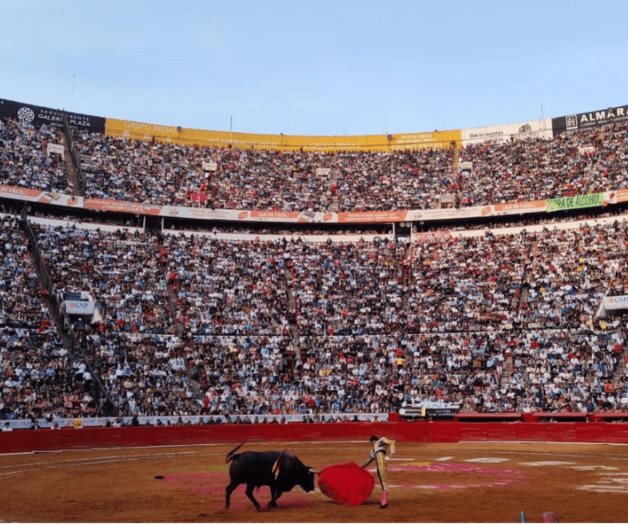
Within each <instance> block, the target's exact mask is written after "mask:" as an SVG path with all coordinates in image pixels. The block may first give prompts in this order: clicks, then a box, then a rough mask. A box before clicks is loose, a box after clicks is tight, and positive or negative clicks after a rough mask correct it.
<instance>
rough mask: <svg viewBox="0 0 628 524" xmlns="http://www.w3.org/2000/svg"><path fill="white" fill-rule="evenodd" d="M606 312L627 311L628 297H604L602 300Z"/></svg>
mask: <svg viewBox="0 0 628 524" xmlns="http://www.w3.org/2000/svg"><path fill="white" fill-rule="evenodd" d="M602 303H603V304H604V309H606V311H620V310H626V309H628V295H618V296H614V297H604V299H603V300H602Z"/></svg>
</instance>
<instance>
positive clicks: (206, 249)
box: [163, 235, 289, 335]
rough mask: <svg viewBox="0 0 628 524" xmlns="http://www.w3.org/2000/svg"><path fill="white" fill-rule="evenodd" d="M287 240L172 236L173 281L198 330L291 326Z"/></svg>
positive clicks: (268, 330)
mask: <svg viewBox="0 0 628 524" xmlns="http://www.w3.org/2000/svg"><path fill="white" fill-rule="evenodd" d="M284 245H285V242H275V243H269V242H247V243H242V242H226V241H220V240H213V239H211V238H208V237H203V236H197V237H193V236H184V235H178V236H173V235H167V236H165V238H164V248H163V250H164V251H163V252H164V256H165V257H166V258H167V259H168V281H169V283H170V285H171V286H172V289H173V292H174V294H175V295H176V300H177V303H176V309H177V311H178V312H180V316H179V320H180V322H181V323H182V324H183V326H184V328H185V329H186V330H187V331H189V332H191V333H193V334H195V335H213V334H223V335H281V334H286V333H287V332H288V330H289V323H288V319H287V311H286V309H287V308H286V305H287V300H288V299H287V289H286V284H285V276H284V273H283V272H284V269H285V258H286V252H285V250H284V248H283V246H284Z"/></svg>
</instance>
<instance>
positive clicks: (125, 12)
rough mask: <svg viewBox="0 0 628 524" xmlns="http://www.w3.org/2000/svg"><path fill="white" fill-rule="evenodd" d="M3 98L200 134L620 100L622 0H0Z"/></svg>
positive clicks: (467, 118) (455, 120)
mask: <svg viewBox="0 0 628 524" xmlns="http://www.w3.org/2000/svg"><path fill="white" fill-rule="evenodd" d="M0 20H2V24H1V27H2V29H1V30H0V98H8V99H11V100H18V101H21V102H29V103H33V104H39V105H45V106H51V107H55V108H65V109H67V110H71V111H76V112H82V113H88V114H94V115H100V116H109V117H117V118H123V119H129V120H138V121H144V122H152V123H159V124H167V125H181V126H183V127H195V128H201V129H218V130H228V129H229V125H230V117H231V116H233V129H234V131H247V132H267V133H280V132H283V133H285V134H324V135H342V134H345V133H348V134H380V133H384V132H386V131H387V132H410V131H428V130H433V129H455V128H464V127H475V126H481V125H489V124H498V123H509V122H517V121H522V120H533V119H538V118H539V117H540V116H541V114H543V115H544V116H546V117H548V116H561V115H564V114H571V113H576V112H583V111H587V110H593V109H601V108H606V107H609V106H615V105H621V104H626V103H628V89H627V88H628V2H626V1H609V0H596V1H591V0H589V1H581V0H570V1H567V0H564V1H551V0H544V1H540V0H517V1H510V0H494V1H488V0H468V1H462V0H449V1H440V0H439V1H429V2H428V1H419V0H414V1H410V0H408V1H405V0H404V1H401V0H400V1H395V0H378V1H370V0H331V1H327V0H311V1H307V0H302V1H299V0H290V1H272V0H257V1H248V2H246V1H233V0H227V1H221V2H215V1H209V0H208V1H192V0H186V1H183V0H181V1H168V2H166V1H159V0H152V1H149V0H146V1H144V0H124V1H120V0H102V1H96V0H93V1H92V0H90V1H88V0H55V1H51V0H0Z"/></svg>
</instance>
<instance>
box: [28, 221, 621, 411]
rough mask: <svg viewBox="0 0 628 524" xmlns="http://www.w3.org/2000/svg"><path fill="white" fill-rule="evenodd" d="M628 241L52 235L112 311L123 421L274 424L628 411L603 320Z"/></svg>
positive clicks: (554, 236) (563, 235)
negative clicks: (298, 418)
mask: <svg viewBox="0 0 628 524" xmlns="http://www.w3.org/2000/svg"><path fill="white" fill-rule="evenodd" d="M627 227H628V224H627V223H626V222H625V221H623V222H622V223H620V222H617V221H615V222H614V223H610V224H607V225H600V226H595V227H588V226H586V227H581V228H579V229H575V230H570V231H563V230H558V231H553V232H550V231H549V230H546V231H544V232H543V233H541V234H535V235H526V234H524V233H523V234H518V235H503V236H494V235H487V236H485V237H479V238H466V239H465V238H457V237H453V238H445V239H440V240H439V239H433V240H430V241H427V242H423V243H418V244H415V245H414V246H413V247H412V249H411V248H410V246H409V245H408V244H404V243H394V242H387V241H379V242H378V241H375V242H370V243H367V242H363V243H357V244H356V243H345V244H335V243H334V244H332V243H327V244H308V243H304V242H301V241H291V242H287V241H284V242H272V243H268V242H260V241H259V240H257V241H252V242H242V241H238V242H227V241H219V240H215V239H212V238H211V237H205V236H202V235H198V236H184V235H181V234H179V235H165V236H164V237H163V238H162V237H161V236H153V237H151V236H150V235H148V234H137V233H135V234H130V233H128V232H127V233H125V232H124V231H120V232H116V233H106V232H102V231H86V230H82V229H80V228H77V227H71V228H67V227H66V228H58V227H57V228H53V227H47V226H34V229H35V231H36V235H37V238H38V242H39V244H40V246H41V249H42V251H43V255H44V258H45V260H46V262H47V265H48V269H49V273H50V274H51V275H53V277H52V278H53V281H54V282H55V285H56V286H57V289H58V290H59V291H62V290H63V291H68V290H73V291H79V290H89V291H90V292H91V293H93V294H94V295H95V296H96V298H97V300H98V302H99V304H101V305H102V315H103V320H102V321H101V322H99V323H97V324H95V325H94V326H91V327H90V326H81V328H80V330H78V331H79V336H80V337H81V341H82V343H83V344H84V345H85V346H86V347H88V348H90V353H92V354H93V355H94V356H95V357H96V358H95V369H96V370H97V373H99V375H100V376H101V377H102V380H103V383H104V387H105V388H106V391H107V394H108V396H109V398H110V399H111V400H112V402H113V403H114V405H116V406H118V408H119V410H120V412H121V413H124V414H128V415H156V414H165V413H168V414H174V415H185V414H201V413H204V414H231V415H248V414H257V415H264V414H277V413H301V414H307V413H330V412H331V413H334V412H343V413H357V412H379V411H384V412H385V411H390V410H396V409H398V408H399V406H400V405H401V403H402V402H404V401H408V400H411V399H413V398H422V399H431V400H444V401H452V402H458V403H460V404H461V406H462V407H463V409H467V410H473V411H484V412H502V411H513V410H517V411H522V412H529V411H539V410H548V411H559V410H570V411H595V410H602V409H625V408H626V405H625V404H626V400H627V399H626V390H625V379H621V378H620V380H618V381H617V383H616V384H612V381H613V378H614V376H615V372H616V369H617V365H618V363H619V360H620V359H621V358H623V357H622V355H623V353H622V352H623V347H624V341H625V337H626V326H625V319H624V320H622V319H621V318H620V319H608V320H606V321H603V324H600V323H599V321H595V320H594V317H595V312H596V308H597V307H598V306H599V303H600V300H601V298H602V297H603V295H604V294H605V292H606V291H608V290H609V289H610V287H612V288H613V289H616V288H617V287H618V285H619V284H621V283H623V282H625V281H626V268H625V264H622V261H623V260H624V259H625V255H624V251H623V244H622V240H623V238H624V237H625V235H626V229H627ZM550 266H551V267H550ZM172 303H174V304H175V305H174V307H173V306H172V305H171V304H172ZM112 304H113V305H114V306H115V307H113V306H112ZM419 312H420V313H419ZM177 325H180V326H181V331H180V332H179V333H178V335H175V333H176V331H177V329H176V328H177ZM295 337H296V338H295Z"/></svg>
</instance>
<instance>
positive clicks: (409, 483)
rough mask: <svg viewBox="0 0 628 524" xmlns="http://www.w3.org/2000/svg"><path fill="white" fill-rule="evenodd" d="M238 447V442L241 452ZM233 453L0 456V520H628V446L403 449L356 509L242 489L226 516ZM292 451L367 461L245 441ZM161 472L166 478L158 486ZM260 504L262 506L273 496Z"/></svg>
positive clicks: (218, 448)
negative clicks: (275, 500)
mask: <svg viewBox="0 0 628 524" xmlns="http://www.w3.org/2000/svg"><path fill="white" fill-rule="evenodd" d="M234 444H235V443H234ZM234 444H229V445H207V446H192V447H153V448H125V449H121V448H117V449H101V450H86V451H62V452H54V453H37V454H20V455H0V493H1V494H2V495H1V497H0V520H4V521H32V522H36V521H47V522H57V521H66V522H67V521H81V522H93V521H125V522H129V521H131V522H134V521H155V522H158V521H168V522H241V521H244V522H372V521H376V522H426V521H427V522H477V521H482V522H516V521H518V520H519V512H520V511H524V512H525V514H526V517H527V520H528V522H540V521H541V515H542V513H543V512H547V511H552V512H554V513H555V514H556V515H557V516H558V518H559V519H560V520H561V521H562V522H628V445H610V444H537V443H495V442H492V443H476V442H474V443H460V444H410V443H408V444H406V443H399V444H398V446H397V454H396V455H394V456H393V460H391V461H389V462H388V468H389V469H388V471H389V481H390V483H391V485H392V488H391V496H390V506H389V507H388V508H387V509H384V510H382V509H379V506H378V504H377V500H378V497H379V487H378V484H377V483H376V487H375V490H374V491H373V494H372V496H371V498H370V499H369V501H368V502H367V503H366V504H365V505H363V506H358V507H351V506H340V505H337V504H335V503H333V502H331V501H330V500H329V499H327V498H326V497H325V496H324V495H322V494H321V493H320V492H319V491H318V490H317V491H316V492H314V493H309V494H308V493H304V492H303V491H302V490H301V488H299V487H296V488H295V489H294V490H293V491H291V492H289V493H286V494H284V495H283V497H282V498H281V499H280V500H279V508H277V509H273V510H272V511H262V512H257V511H256V510H255V508H254V507H253V505H252V504H251V503H250V501H249V500H248V499H247V498H246V496H245V495H244V486H240V487H239V488H238V489H237V491H236V492H234V494H233V496H232V505H231V508H230V509H229V510H228V511H227V510H225V508H224V489H225V486H226V484H227V483H228V474H227V469H228V468H227V465H226V464H225V463H224V456H225V453H226V452H227V451H228V450H230V449H231V448H232V447H233V446H234ZM284 448H287V449H289V450H290V451H292V452H294V453H296V454H298V455H299V457H300V458H301V459H302V460H303V462H305V463H306V464H308V465H310V466H313V467H314V468H317V469H321V468H323V467H325V466H328V465H330V464H335V463H340V462H346V461H355V462H357V463H361V462H363V461H364V460H366V458H368V455H369V449H370V448H369V444H368V442H353V441H352V442H333V443H329V442H327V443H274V444H271V445H263V444H261V443H247V444H246V446H245V447H244V448H243V450H242V451H245V450H249V451H252V450H262V449H277V450H281V449H284ZM373 471H374V470H373ZM155 475H163V476H164V479H163V480H156V479H155ZM256 498H257V499H258V500H259V501H260V503H262V504H263V505H265V504H266V503H267V502H268V500H269V499H270V494H269V491H268V488H266V487H264V488H261V489H260V490H259V491H258V492H257V494H256Z"/></svg>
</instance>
